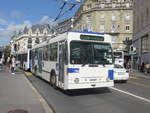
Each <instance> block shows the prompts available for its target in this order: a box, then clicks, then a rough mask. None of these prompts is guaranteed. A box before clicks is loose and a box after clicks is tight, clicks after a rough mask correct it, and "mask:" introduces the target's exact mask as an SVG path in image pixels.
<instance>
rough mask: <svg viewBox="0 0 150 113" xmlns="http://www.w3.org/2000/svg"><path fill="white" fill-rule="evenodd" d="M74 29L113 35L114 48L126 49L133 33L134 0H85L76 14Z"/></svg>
mask: <svg viewBox="0 0 150 113" xmlns="http://www.w3.org/2000/svg"><path fill="white" fill-rule="evenodd" d="M73 26H74V27H73V29H74V30H88V31H93V32H101V33H108V34H111V35H113V48H114V49H116V48H120V49H124V48H125V47H126V46H125V45H124V44H123V41H124V40H126V39H132V35H133V0H84V2H83V4H82V5H81V7H80V8H79V10H78V11H77V12H76V14H75V15H74V25H73Z"/></svg>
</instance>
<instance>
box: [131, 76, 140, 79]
mask: <svg viewBox="0 0 150 113" xmlns="http://www.w3.org/2000/svg"><path fill="white" fill-rule="evenodd" d="M129 78H132V79H139V77H136V76H130V77H129Z"/></svg>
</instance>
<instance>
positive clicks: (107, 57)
mask: <svg viewBox="0 0 150 113" xmlns="http://www.w3.org/2000/svg"><path fill="white" fill-rule="evenodd" d="M70 63H71V64H83V65H85V64H102V65H105V64H112V63H113V55H112V48H111V45H110V44H108V43H96V42H83V41H72V42H71V43H70Z"/></svg>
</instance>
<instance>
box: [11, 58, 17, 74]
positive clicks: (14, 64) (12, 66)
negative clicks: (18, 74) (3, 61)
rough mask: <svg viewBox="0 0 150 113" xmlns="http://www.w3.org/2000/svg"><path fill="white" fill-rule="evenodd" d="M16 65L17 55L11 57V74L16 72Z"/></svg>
mask: <svg viewBox="0 0 150 113" xmlns="http://www.w3.org/2000/svg"><path fill="white" fill-rule="evenodd" d="M15 66H16V60H15V56H13V57H12V58H11V74H15Z"/></svg>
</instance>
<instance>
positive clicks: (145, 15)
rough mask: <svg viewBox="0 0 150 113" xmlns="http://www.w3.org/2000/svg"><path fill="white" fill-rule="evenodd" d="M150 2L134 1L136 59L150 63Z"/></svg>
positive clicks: (144, 0)
mask: <svg viewBox="0 0 150 113" xmlns="http://www.w3.org/2000/svg"><path fill="white" fill-rule="evenodd" d="M149 6H150V0H134V21H133V23H134V24H133V27H134V29H133V34H134V35H133V45H134V46H135V48H136V53H137V54H136V55H135V56H134V57H135V59H138V60H137V61H139V62H140V63H141V62H142V61H144V62H145V63H146V64H147V63H150V7H149Z"/></svg>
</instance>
